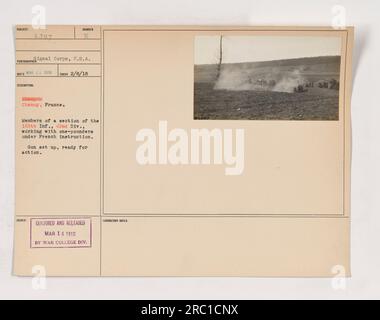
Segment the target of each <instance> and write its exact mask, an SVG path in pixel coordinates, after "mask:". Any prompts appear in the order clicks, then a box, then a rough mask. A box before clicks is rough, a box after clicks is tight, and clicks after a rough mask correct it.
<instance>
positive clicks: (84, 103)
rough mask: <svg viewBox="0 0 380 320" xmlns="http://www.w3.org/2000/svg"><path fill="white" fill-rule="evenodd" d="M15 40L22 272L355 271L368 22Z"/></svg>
mask: <svg viewBox="0 0 380 320" xmlns="http://www.w3.org/2000/svg"><path fill="white" fill-rule="evenodd" d="M15 41H16V213H15V214H16V222H15V258H14V274H15V275H22V276H29V275H33V274H35V273H36V272H37V271H38V270H42V271H41V272H44V273H46V275H48V276H276V277H278V276H292V277H293V276H294V277H295V276H302V277H304V276H307V277H317V276H323V277H329V276H335V275H336V272H338V271H339V272H340V273H341V275H345V276H349V275H350V152H351V151H350V148H351V141H350V134H351V129H350V95H351V64H352V47H353V28H346V29H339V30H336V29H332V28H327V27H305V28H303V27H281V28H280V27H184V26H183V27H174V26H173V27H163V26H161V27H150V26H146V27H142V26H139V27H134V26H48V27H47V28H46V29H33V28H32V27H31V26H16V40H15ZM36 270H37V271H36Z"/></svg>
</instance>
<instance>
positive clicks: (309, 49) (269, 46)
mask: <svg viewBox="0 0 380 320" xmlns="http://www.w3.org/2000/svg"><path fill="white" fill-rule="evenodd" d="M340 54H341V38H340V37H317V36H308V37H305V36H302V37H300V36H224V37H223V63H233V62H254V61H269V60H280V59H292V58H301V57H317V56H330V55H334V56H336V55H340ZM218 59H219V36H197V37H196V38H195V64H211V63H217V62H218Z"/></svg>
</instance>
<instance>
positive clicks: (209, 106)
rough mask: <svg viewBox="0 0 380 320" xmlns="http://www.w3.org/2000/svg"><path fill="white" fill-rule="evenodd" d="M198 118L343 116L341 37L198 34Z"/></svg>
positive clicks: (296, 118)
mask: <svg viewBox="0 0 380 320" xmlns="http://www.w3.org/2000/svg"><path fill="white" fill-rule="evenodd" d="M194 64H195V66H194V119H195V120H321V121H323V120H339V88H340V66H341V38H340V37H328V36H326V37H325V36H323V37H322V36H240V35H239V36H228V35H216V36H198V37H196V38H195V62H194Z"/></svg>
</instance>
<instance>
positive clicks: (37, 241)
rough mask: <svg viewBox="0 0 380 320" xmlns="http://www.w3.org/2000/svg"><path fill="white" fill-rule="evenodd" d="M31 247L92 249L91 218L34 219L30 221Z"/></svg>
mask: <svg viewBox="0 0 380 320" xmlns="http://www.w3.org/2000/svg"><path fill="white" fill-rule="evenodd" d="M30 247H31V248H32V249H33V248H40V249H48V248H91V247H92V220H91V218H80V217H75V218H32V219H30Z"/></svg>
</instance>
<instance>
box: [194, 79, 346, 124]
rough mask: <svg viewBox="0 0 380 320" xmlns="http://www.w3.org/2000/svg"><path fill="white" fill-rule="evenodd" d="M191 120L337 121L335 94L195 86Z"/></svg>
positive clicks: (210, 84) (312, 89) (205, 84)
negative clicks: (234, 89) (219, 88)
mask: <svg viewBox="0 0 380 320" xmlns="http://www.w3.org/2000/svg"><path fill="white" fill-rule="evenodd" d="M194 86H195V88H194V90H195V95H194V119H219V120H223V119H225V120H229V119H230V120H239V119H240V120H244V119H247V120H338V118H339V112H338V110H339V91H338V90H329V89H319V88H311V89H309V91H308V92H303V93H286V92H273V91H252V90H247V91H232V90H214V84H213V83H195V84H194Z"/></svg>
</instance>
